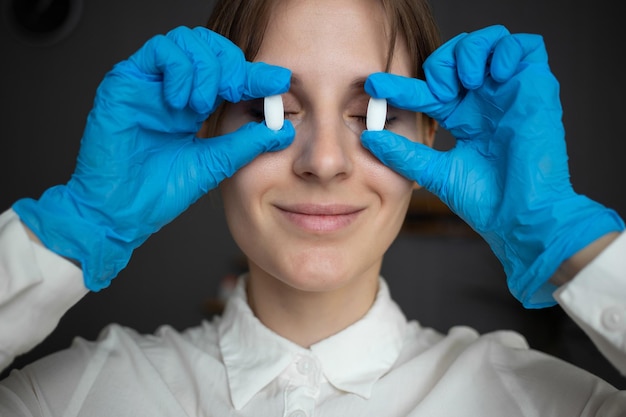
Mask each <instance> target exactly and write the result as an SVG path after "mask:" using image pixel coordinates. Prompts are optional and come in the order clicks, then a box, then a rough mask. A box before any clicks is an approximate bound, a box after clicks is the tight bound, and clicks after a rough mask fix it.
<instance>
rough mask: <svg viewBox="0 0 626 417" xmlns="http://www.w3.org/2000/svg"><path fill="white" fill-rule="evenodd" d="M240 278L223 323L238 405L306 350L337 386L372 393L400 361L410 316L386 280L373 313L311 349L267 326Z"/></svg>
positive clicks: (226, 361) (225, 355) (232, 389)
mask: <svg viewBox="0 0 626 417" xmlns="http://www.w3.org/2000/svg"><path fill="white" fill-rule="evenodd" d="M245 282H246V280H245V279H244V278H243V277H242V278H240V279H239V282H238V284H237V287H236V289H235V291H234V293H233V295H232V296H231V298H230V300H229V301H228V303H227V305H226V309H225V310H224V314H223V316H222V319H221V321H220V323H219V334H220V349H221V352H222V357H223V358H224V365H225V367H226V373H227V378H228V384H229V388H230V393H231V400H232V402H233V405H234V407H235V408H236V409H238V410H240V409H242V408H243V407H244V406H245V405H246V404H247V403H248V402H249V401H250V399H251V398H252V397H253V396H254V395H255V394H257V393H258V392H259V391H261V390H262V389H263V387H265V386H266V385H267V384H269V383H270V382H271V381H273V380H274V379H275V378H276V377H278V376H279V375H280V374H281V373H282V372H283V371H284V370H285V369H286V368H287V367H288V366H289V365H290V364H291V363H292V361H293V360H294V359H295V358H296V357H297V356H299V355H301V354H302V353H308V354H311V353H312V354H313V355H315V356H316V357H317V358H318V359H319V361H320V363H321V366H322V372H323V374H324V376H325V377H326V379H327V380H328V381H329V382H330V383H331V384H332V385H333V386H334V387H335V388H337V389H339V390H341V391H346V392H349V393H353V394H356V395H359V396H361V397H363V398H369V397H370V395H371V393H372V387H373V386H374V384H375V383H376V381H378V379H379V378H381V377H382V376H383V375H384V374H385V373H386V372H388V371H389V369H391V367H392V366H393V364H394V363H395V361H396V360H397V358H398V356H399V354H400V350H401V348H402V343H403V341H404V335H405V330H406V323H407V322H406V318H405V316H404V314H403V313H402V311H401V310H400V308H399V307H398V306H397V305H396V303H395V302H393V301H392V300H391V297H390V295H389V289H388V287H387V284H386V282H385V280H384V279H382V278H381V279H380V285H379V289H378V294H377V296H376V300H375V301H374V304H373V305H372V307H371V308H370V310H369V311H368V313H367V314H366V315H365V316H364V317H363V318H362V319H361V320H359V321H357V322H356V323H354V324H352V325H351V326H349V327H347V328H346V329H344V330H342V331H341V332H339V333H337V334H335V335H333V336H331V337H329V338H327V339H325V340H322V341H320V342H318V343H316V344H315V345H313V346H311V348H310V349H305V348H303V347H301V346H298V345H296V344H295V343H293V342H291V341H289V340H287V339H285V338H283V337H281V336H279V335H278V334H276V333H274V332H273V331H272V330H270V329H269V328H267V327H265V325H263V324H262V323H261V322H260V321H259V320H258V319H257V318H256V317H255V316H254V314H253V313H252V311H251V309H250V307H249V306H248V303H247V299H246V291H245Z"/></svg>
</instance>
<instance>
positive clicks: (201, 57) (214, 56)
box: [167, 26, 244, 115]
mask: <svg viewBox="0 0 626 417" xmlns="http://www.w3.org/2000/svg"><path fill="white" fill-rule="evenodd" d="M206 32H207V33H205V36H201V34H202V33H203V32H200V31H197V30H196V29H190V28H187V27H184V26H181V27H178V28H176V29H174V30H172V31H170V32H169V33H168V34H167V37H168V38H169V39H171V40H172V41H173V42H174V43H176V45H178V46H179V47H180V48H181V50H182V51H183V52H184V53H185V54H186V55H187V57H188V59H189V60H190V61H191V62H192V64H193V68H194V72H193V88H192V90H191V94H190V95H189V97H188V104H189V106H190V107H191V108H192V109H193V110H194V111H196V112H198V113H200V114H205V115H208V114H210V113H212V112H213V110H215V108H216V107H217V106H218V105H219V104H220V102H221V98H220V90H221V84H222V83H223V81H222V79H223V78H225V77H230V74H229V73H228V70H226V69H225V66H229V67H231V68H232V70H233V71H234V72H236V71H239V70H238V69H236V68H237V67H243V65H244V64H243V63H244V58H243V53H242V52H241V51H240V50H239V48H237V47H236V46H235V45H233V44H230V48H232V49H234V50H235V51H236V52H238V59H233V58H232V57H227V58H225V57H223V56H221V51H220V50H219V49H218V50H216V48H214V47H213V46H212V45H211V41H212V39H211V38H212V37H213V36H216V37H218V36H219V35H217V34H214V33H212V32H210V31H208V30H207V31H206ZM235 55H236V54H235ZM227 59H230V61H227Z"/></svg>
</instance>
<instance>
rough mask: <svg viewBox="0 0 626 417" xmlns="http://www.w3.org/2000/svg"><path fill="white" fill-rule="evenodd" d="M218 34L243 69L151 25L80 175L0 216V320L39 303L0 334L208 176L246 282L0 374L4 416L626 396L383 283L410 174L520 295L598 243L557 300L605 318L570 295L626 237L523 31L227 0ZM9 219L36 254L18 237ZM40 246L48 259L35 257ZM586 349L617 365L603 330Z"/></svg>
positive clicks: (543, 290) (415, 411)
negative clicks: (578, 153) (474, 236)
mask: <svg viewBox="0 0 626 417" xmlns="http://www.w3.org/2000/svg"><path fill="white" fill-rule="evenodd" d="M210 27H211V28H214V29H215V30H216V31H218V32H220V33H222V34H224V35H225V36H227V37H229V38H231V39H232V40H233V41H234V42H235V43H236V44H237V45H238V46H239V47H240V48H242V50H243V51H244V52H245V54H246V57H247V58H248V60H251V61H256V62H257V64H250V63H247V62H245V61H244V59H243V56H242V55H241V53H240V52H239V50H238V49H237V48H235V47H234V46H233V45H232V44H231V43H230V42H229V41H227V40H226V39H224V38H222V37H220V36H218V35H216V34H215V33H212V32H209V31H206V30H202V29H195V30H189V29H187V28H179V29H177V30H175V31H172V32H171V33H169V34H168V35H167V36H165V37H156V38H154V39H152V40H151V41H149V42H148V43H147V44H146V45H145V46H144V47H143V48H142V49H141V50H140V51H138V52H137V53H136V54H135V55H133V56H132V57H131V58H130V59H129V60H127V61H124V62H122V63H120V64H118V66H116V68H114V70H113V71H112V72H111V73H110V74H108V75H107V77H106V78H105V80H104V81H103V83H102V85H101V86H100V88H99V91H98V95H97V99H96V104H95V106H94V110H93V111H92V113H91V114H90V119H89V122H88V125H87V128H86V131H85V135H84V137H83V142H82V145H81V152H80V155H79V160H78V164H77V170H76V173H75V175H74V176H73V178H72V180H71V181H70V183H68V184H67V185H65V186H60V187H55V188H53V189H51V190H49V191H48V192H47V193H46V194H45V195H44V196H42V197H41V198H40V199H39V200H37V201H35V200H21V201H19V202H17V203H16V204H15V206H14V208H13V210H14V211H8V212H7V213H5V214H4V215H3V222H2V224H3V229H4V231H3V234H2V239H3V241H4V242H7V241H8V240H11V242H12V245H11V248H12V249H11V250H13V251H16V252H19V253H12V254H11V253H8V252H9V249H8V247H9V245H8V244H7V243H4V245H3V246H2V248H3V249H2V252H3V253H4V254H6V256H5V257H4V262H5V264H4V265H5V266H4V268H5V270H6V271H11V274H10V275H9V274H7V275H8V277H9V278H10V281H9V283H10V284H13V283H16V284H15V285H14V287H15V288H16V290H14V292H13V293H9V296H7V297H6V299H7V300H8V302H6V303H4V304H3V305H2V308H3V311H1V312H0V313H2V317H3V321H4V322H5V323H7V324H6V325H7V326H16V327H14V328H17V326H18V325H21V323H20V321H19V320H23V319H22V317H24V316H25V314H24V313H25V312H27V311H28V312H30V310H31V307H32V306H33V305H38V306H40V307H41V308H40V309H38V310H37V311H35V312H30V314H33V315H35V319H34V320H33V319H32V316H31V318H30V319H29V321H32V322H35V323H38V324H40V325H32V324H31V325H30V326H29V330H30V331H31V332H32V334H30V335H24V337H20V338H17V339H18V340H15V338H13V339H12V340H11V341H7V342H5V341H3V343H4V345H3V346H4V347H3V349H2V351H3V352H6V353H7V356H8V355H14V354H16V353H17V352H19V351H20V350H21V351H23V350H24V349H26V348H28V346H29V344H31V345H32V343H36V341H38V340H40V339H41V337H42V335H41V333H44V334H45V333H46V332H49V331H50V330H51V329H52V328H53V326H54V323H55V320H57V319H58V317H59V316H60V315H61V314H62V311H64V309H66V308H69V305H71V303H73V302H75V301H76V300H77V299H78V298H80V297H81V296H82V295H83V294H84V293H85V292H86V289H85V288H84V286H86V287H87V288H89V289H91V290H99V289H101V288H104V287H106V286H107V285H109V282H110V280H111V279H112V278H113V277H114V276H115V275H116V274H117V272H118V271H119V270H120V269H121V268H123V267H124V266H125V264H126V262H127V261H128V259H129V257H130V255H131V253H132V250H133V249H134V248H136V247H137V246H138V245H140V244H141V243H142V242H143V241H144V240H145V239H146V238H147V237H148V236H149V235H150V234H151V233H153V232H155V231H157V230H158V229H159V228H160V227H161V226H162V225H164V224H165V223H167V222H168V221H169V220H171V219H172V218H174V217H175V216H176V215H177V214H179V213H180V212H181V211H183V210H184V209H185V208H186V207H187V206H188V205H189V204H191V203H192V202H193V201H195V199H197V198H198V197H200V196H201V195H202V194H204V193H205V192H206V191H207V190H208V189H211V188H214V187H216V186H217V185H218V184H220V183H221V184H220V190H221V192H222V195H223V197H224V204H225V209H226V213H227V218H228V222H229V226H230V228H231V231H232V234H233V236H234V238H235V240H236V241H237V243H238V245H239V246H240V247H241V248H242V250H243V251H244V253H245V254H246V255H247V257H248V260H249V267H250V271H249V273H248V274H247V275H246V276H244V277H242V279H241V280H240V282H239V286H238V288H237V290H236V291H235V294H234V296H233V298H232V299H231V300H230V302H229V304H228V306H227V308H226V311H225V312H224V315H223V316H222V317H220V318H218V319H216V320H215V321H214V322H212V323H206V324H203V325H202V326H199V327H197V328H193V329H190V330H188V331H186V332H184V333H182V334H181V333H177V332H176V331H174V330H172V329H170V328H163V329H162V330H160V331H159V333H158V334H157V335H154V336H141V335H138V334H136V333H134V332H132V331H131V330H129V329H124V328H121V327H119V326H111V327H109V328H108V329H107V330H106V331H105V332H103V335H102V337H101V339H100V340H99V341H98V342H96V343H89V342H85V341H78V342H77V343H76V344H75V345H74V346H73V347H72V348H70V349H68V350H66V351H62V352H59V353H58V354H55V355H52V356H50V357H48V358H45V359H43V360H41V361H40V362H38V363H36V364H34V365H31V366H29V367H27V368H25V369H24V370H22V371H19V372H14V373H13V374H12V375H11V376H10V377H9V378H7V379H6V380H5V381H4V382H3V384H2V388H1V389H0V404H2V405H0V410H2V412H3V413H4V414H7V415H12V414H13V415H20V414H23V415H39V414H40V415H89V416H92V415H102V414H105V415H130V414H133V415H137V414H139V415H293V416H298V415H299V416H306V415H315V414H318V415H324V414H332V415H346V414H354V415H401V416H404V415H428V416H433V415H458V414H465V415H541V416H545V415H619V413H620V412H621V411H620V410H622V411H623V409H624V404H625V402H624V395H623V393H619V392H617V391H616V390H615V389H614V388H613V387H611V386H609V385H608V384H606V383H604V382H603V381H601V380H599V379H598V378H595V377H593V376H591V375H588V374H587V373H585V372H584V371H581V370H579V369H576V368H573V367H571V366H569V365H567V364H564V363H562V362H560V361H558V360H556V359H554V358H549V357H546V356H545V355H542V354H540V353H538V352H534V351H531V350H528V349H527V346H526V344H525V342H524V340H523V338H522V337H521V336H519V335H517V334H514V333H510V332H497V333H493V334H489V335H484V336H479V335H477V334H476V332H475V331H473V330H471V329H467V328H462V327H459V328H455V329H453V330H451V331H450V333H449V334H447V335H440V334H437V333H435V332H433V331H432V330H429V329H424V328H421V327H420V326H419V325H418V324H417V323H415V322H411V323H407V321H406V319H405V318H404V316H403V315H402V313H401V312H400V310H399V309H398V307H397V306H396V305H395V304H394V303H393V301H391V299H390V298H389V293H388V290H387V287H386V284H385V281H384V280H382V279H381V278H380V277H379V271H380V265H381V262H382V258H383V255H384V253H385V251H386V249H387V248H388V246H389V245H390V244H391V242H392V241H393V239H394V238H395V236H396V234H397V232H398V230H399V227H400V224H401V222H402V219H403V216H404V214H405V212H406V208H407V205H408V201H409V198H410V194H411V190H412V188H413V187H414V182H415V181H417V183H418V184H421V185H424V186H427V187H428V188H429V189H430V190H432V191H433V192H435V193H437V195H439V196H440V197H441V198H442V199H443V200H444V201H445V202H446V203H448V204H449V205H450V206H451V207H452V208H453V209H454V210H455V211H456V212H457V213H459V214H460V215H461V216H463V217H464V218H465V219H466V220H467V221H468V222H469V223H470V224H471V225H472V226H473V227H474V228H475V229H476V230H477V231H478V232H479V233H481V234H482V235H483V236H484V237H485V239H486V240H487V241H488V242H489V243H490V245H491V246H492V248H493V249H494V251H495V252H496V254H497V255H498V256H499V258H500V259H501V261H502V262H503V264H504V266H505V270H506V271H507V275H508V278H509V285H510V287H511V289H512V291H513V292H514V294H515V295H516V296H518V298H520V300H521V301H522V302H524V303H526V304H527V305H530V306H540V305H546V304H549V303H554V299H552V298H551V297H552V291H551V290H552V289H553V287H552V286H551V285H552V284H550V283H548V279H550V278H552V280H553V283H554V284H561V283H562V282H565V281H569V280H570V279H571V278H572V275H573V274H575V273H578V272H579V269H581V267H582V266H583V265H587V264H588V263H589V261H590V259H592V258H594V257H595V255H596V254H597V253H599V252H600V251H601V250H603V249H605V248H606V250H604V251H603V253H602V255H601V256H600V257H599V259H598V260H596V261H594V263H592V265H591V270H592V271H593V268H594V265H595V268H596V269H599V268H605V269H607V272H605V273H604V274H602V275H603V276H601V277H600V278H598V277H596V276H595V274H593V275H594V276H592V278H594V279H593V280H592V279H590V278H589V277H587V276H585V274H584V272H583V273H578V276H577V277H576V280H574V282H572V283H570V284H566V285H564V286H563V288H562V289H561V290H560V293H559V294H560V295H559V299H560V302H562V303H563V306H564V307H565V308H566V309H569V310H571V311H572V315H573V317H574V318H576V319H580V320H581V322H582V324H581V325H582V326H583V327H584V328H585V329H586V330H588V331H589V333H590V334H591V335H593V336H594V337H595V336H596V332H598V333H599V332H600V330H599V329H598V328H596V327H593V326H592V325H590V324H589V323H585V322H593V320H594V318H593V317H592V316H590V315H587V316H585V314H584V313H581V312H580V311H579V310H584V309H585V308H586V307H587V306H588V305H589V303H581V302H580V301H579V300H578V299H577V293H578V292H581V291H582V292H585V296H588V294H589V292H586V291H587V285H588V283H589V281H594V282H596V283H597V282H602V283H607V282H610V283H611V284H612V285H614V286H613V287H612V290H613V292H617V293H618V294H623V292H619V291H621V290H619V284H621V285H622V286H623V285H624V284H623V281H624V279H623V276H620V275H619V274H618V273H615V274H612V273H610V272H609V271H608V269H609V268H608V266H611V264H612V261H611V260H610V259H607V258H611V257H618V256H616V255H615V253H617V254H619V251H620V248H621V247H622V246H623V245H624V244H625V243H624V239H623V238H622V236H621V235H619V234H618V233H619V232H620V231H621V230H623V224H622V222H621V220H620V219H619V218H618V217H617V216H616V215H615V214H614V213H613V212H612V211H610V210H607V209H605V208H604V207H602V206H600V205H598V204H596V203H593V202H590V201H588V200H587V199H585V198H584V197H581V196H578V195H576V194H574V193H573V191H571V186H569V182H568V181H567V178H566V177H567V175H566V174H567V167H566V164H565V159H566V156H565V154H564V149H563V140H562V139H563V138H562V127H561V125H560V120H559V119H558V115H559V114H560V113H559V111H560V108H559V105H558V96H557V97H556V98H555V96H554V90H555V85H556V84H555V80H554V79H553V77H552V76H551V74H550V73H549V71H548V70H547V64H546V57H545V53H544V52H545V51H544V50H543V45H542V43H541V41H540V39H539V38H537V37H533V36H526V35H510V34H508V32H506V30H505V29H504V28H501V27H491V28H487V29H485V30H483V31H479V32H476V33H473V34H469V35H461V36H459V37H458V38H455V39H453V40H451V41H450V42H448V43H446V45H444V46H443V47H442V48H440V49H438V50H437V52H435V53H434V54H432V55H431V53H432V52H433V50H434V49H435V47H436V46H437V38H436V28H435V26H434V24H433V22H432V18H431V16H430V14H429V12H428V8H427V6H426V5H425V4H423V3H421V2H418V3H412V2H400V1H397V2H393V1H384V2H378V1H374V0H371V1H357V0H342V1H330V0H325V1H317V0H316V1H283V2H278V1H275V2H269V1H265V2H261V1H259V2H250V1H246V2H235V1H224V2H222V3H220V4H219V5H217V6H216V9H215V12H214V17H213V18H212V19H211V20H210ZM238 37H240V38H238ZM427 56H431V57H430V58H429V60H428V63H427V64H426V65H425V66H424V68H425V73H424V74H421V73H416V70H415V69H416V68H422V64H423V61H424V60H425V57H427ZM260 62H264V63H265V64H260ZM268 64H269V65H268ZM285 68H288V69H289V71H290V72H287V71H286V70H285ZM487 70H488V72H487ZM382 72H387V74H381V73H382ZM486 73H488V75H487V76H485V74H486ZM371 74H374V75H371ZM390 74H395V76H393V75H390ZM416 76H419V77H425V78H426V79H427V80H428V84H426V83H424V82H422V81H418V80H416V79H414V78H413V77H416ZM538 82H541V83H542V84H541V87H543V88H536V87H537V84H536V83H538ZM275 94H283V100H284V104H285V112H286V116H287V119H288V121H287V122H286V124H285V127H284V128H283V129H282V130H281V131H278V132H273V131H270V130H268V129H267V128H266V127H265V126H264V125H263V123H258V122H259V121H261V120H262V101H261V100H260V99H262V98H263V97H265V96H269V95H275ZM370 96H376V97H384V98H386V99H388V101H389V103H390V104H392V106H391V107H390V108H389V112H388V120H387V126H386V129H385V130H384V131H382V132H363V130H364V128H365V125H364V120H363V119H364V116H365V114H366V108H367V103H368V100H369V97H370ZM222 102H225V103H224V104H223V106H222V107H221V108H220V110H219V111H217V112H216V109H217V108H218V106H219V105H220V104H222ZM420 112H425V113H427V114H428V115H430V116H432V117H434V118H436V120H437V121H438V122H440V123H442V124H443V125H444V126H445V127H446V128H448V129H450V130H451V132H453V133H455V134H456V136H457V139H458V140H459V144H458V145H457V147H455V149H454V150H453V151H451V152H450V153H446V154H439V153H436V152H434V151H430V150H429V149H428V147H427V146H424V145H430V144H432V141H433V136H434V129H435V124H434V122H433V121H432V120H431V119H429V118H427V117H425V116H421V115H420V114H419V113H420ZM416 113H418V114H416ZM209 115H213V116H212V117H211V118H209V119H208V121H207V122H204V121H205V120H207V117H208V116H209ZM526 124H528V125H531V126H532V129H533V130H532V132H528V130H527V128H526ZM201 125H202V126H201ZM511 127H515V129H511ZM198 131H200V136H206V137H208V139H205V140H199V139H197V138H196V137H195V136H196V135H195V134H196V132H198ZM294 133H295V134H294ZM525 140H529V141H530V142H525ZM244 144H245V146H242V145H244ZM362 144H363V145H365V147H366V148H367V150H366V148H365V147H363V146H362ZM520 144H522V145H524V146H518V145H520ZM530 145H532V146H530ZM535 145H540V146H535ZM528 148H531V151H530V152H529V150H528ZM538 149H539V150H541V151H542V152H537V150H538ZM266 151H269V152H266ZM506 158H508V159H506ZM536 160H538V161H539V162H540V164H538V165H537V164H535V163H534V162H535V161H536ZM381 161H382V162H384V164H383V163H382V162H381ZM546 161H548V162H546ZM468 165H469V169H467V167H468ZM390 167H392V168H393V169H392V168H390ZM538 170H539V172H540V173H541V175H537V174H536V173H537V172H538ZM468 184H470V185H471V187H469V186H467V185H468ZM528 190H534V191H535V193H534V194H529V192H528ZM546 201H549V202H550V203H549V204H546ZM547 206H549V208H546V207H547ZM546 213H549V214H550V215H551V216H549V215H548V214H546ZM555 214H558V215H555ZM17 216H19V218H18V217H17ZM20 220H21V221H22V222H23V223H24V224H25V225H26V226H27V228H28V230H30V231H31V236H30V237H31V239H33V240H35V241H37V240H40V241H41V243H43V246H45V247H46V248H48V249H50V250H48V249H45V248H44V247H42V246H38V245H32V246H31V245H30V244H29V243H28V239H27V237H26V233H25V232H24V231H23V229H22V226H21V224H20ZM522 220H524V221H522ZM84 236H93V238H92V239H84ZM620 245H621V246H620ZM20 248H21V249H20ZM29 251H33V254H32V255H29V254H28V253H27V254H26V255H25V254H24V253H23V252H29ZM53 252H54V253H56V254H58V255H61V256H64V257H65V258H67V259H69V260H70V261H73V262H76V263H78V264H79V265H80V267H81V269H79V268H77V267H76V266H75V265H72V263H71V262H65V261H63V260H62V259H61V258H60V257H59V256H58V255H55V254H54V253H53ZM28 256H30V258H29V257H28ZM32 259H34V260H35V261H36V262H37V265H39V269H41V270H43V272H41V273H40V272H39V271H38V270H37V268H34V270H33V269H29V268H28V266H27V265H31V264H30V263H28V262H26V261H28V260H32ZM25 260H26V261H25ZM598 265H599V266H598ZM613 268H615V269H617V270H619V268H616V267H615V266H613ZM586 270H587V271H588V270H589V267H588V268H587V269H586ZM622 274H623V273H622ZM612 275H615V276H612ZM581 276H582V278H581ZM9 278H8V279H9ZM29 279H30V280H32V282H31V281H29ZM83 280H84V283H85V284H84V286H83ZM598 280H601V281H598ZM561 281H562V282H561ZM614 281H615V282H614ZM548 293H549V294H548ZM11 294H13V295H11ZM53 294H54V296H52V295H53ZM22 297H23V299H20V298H22ZM618 298H619V296H618ZM596 305H600V303H596ZM42 316H43V317H45V320H44V319H43V318H41V317H42ZM4 317H16V318H19V319H16V320H15V321H13V322H11V323H9V321H8V320H4ZM1 333H2V334H15V333H8V330H7V332H5V331H3V332H1ZM622 333H623V331H622ZM622 333H620V335H621V336H619V335H618V336H617V338H618V340H619V337H622V338H623V334H622ZM596 340H597V343H598V346H599V347H601V348H602V349H604V351H605V352H606V354H607V357H609V358H611V359H613V360H614V363H615V364H616V366H618V367H621V368H620V369H624V368H626V367H625V366H624V364H625V362H626V360H625V359H624V356H625V355H624V352H623V350H620V349H619V348H616V346H619V341H617V342H616V341H615V340H611V337H609V336H606V335H604V336H602V335H600V336H599V337H596ZM10 343H13V346H9V344H10ZM7 346H8V347H7ZM9 359H10V358H9ZM59 382H61V383H59ZM2 407H4V408H2ZM602 413H604V414H602ZM611 413H612V414H611ZM4 414H3V415H4Z"/></svg>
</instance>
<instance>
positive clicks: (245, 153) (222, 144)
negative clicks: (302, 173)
mask: <svg viewBox="0 0 626 417" xmlns="http://www.w3.org/2000/svg"><path fill="white" fill-rule="evenodd" d="M295 135H296V131H295V129H294V127H293V125H292V124H291V122H289V121H288V120H285V123H284V125H283V128H282V129H281V130H278V131H274V130H271V129H268V128H267V126H265V124H264V123H256V122H251V123H248V124H245V125H243V126H242V127H241V128H239V129H238V130H236V131H235V132H232V133H228V134H225V135H222V136H217V137H213V138H210V139H198V140H197V143H198V146H199V148H198V151H199V156H200V157H199V158H197V160H198V161H199V163H200V166H199V169H200V171H201V172H204V177H203V183H204V184H205V185H204V187H206V190H205V191H208V190H209V189H211V188H214V187H216V186H217V185H218V184H219V183H220V182H222V180H224V179H225V178H228V177H231V176H232V175H233V174H234V173H235V172H236V171H237V170H239V169H240V168H241V167H243V166H244V165H246V164H248V163H249V162H251V161H252V160H253V159H254V158H256V157H257V156H259V155H260V154H262V153H264V152H275V151H280V150H283V149H285V148H286V147H287V146H289V145H290V144H291V143H292V142H293V139H294V137H295ZM202 170H204V171H202Z"/></svg>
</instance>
